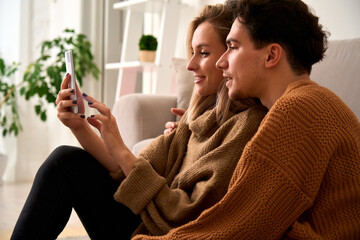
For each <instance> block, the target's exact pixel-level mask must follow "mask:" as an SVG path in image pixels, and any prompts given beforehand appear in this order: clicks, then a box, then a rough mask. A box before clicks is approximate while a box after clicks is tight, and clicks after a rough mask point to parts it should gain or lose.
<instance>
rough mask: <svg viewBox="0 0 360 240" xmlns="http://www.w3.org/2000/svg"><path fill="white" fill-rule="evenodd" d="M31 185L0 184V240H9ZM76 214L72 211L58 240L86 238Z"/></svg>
mask: <svg viewBox="0 0 360 240" xmlns="http://www.w3.org/2000/svg"><path fill="white" fill-rule="evenodd" d="M30 188H31V183H21V184H6V183H2V184H1V183H0V240H8V239H10V236H11V233H12V230H13V228H14V226H15V223H16V220H17V218H18V216H19V214H20V211H21V209H22V207H23V205H24V202H25V200H26V198H27V195H28V193H29V191H30ZM86 235H87V234H86V231H85V229H84V227H83V226H82V224H81V222H80V220H79V218H78V217H77V215H76V213H75V212H74V211H73V212H72V214H71V217H70V220H69V222H68V224H67V225H66V227H65V229H64V231H63V232H62V233H61V234H60V236H59V239H60V238H67V237H69V236H86Z"/></svg>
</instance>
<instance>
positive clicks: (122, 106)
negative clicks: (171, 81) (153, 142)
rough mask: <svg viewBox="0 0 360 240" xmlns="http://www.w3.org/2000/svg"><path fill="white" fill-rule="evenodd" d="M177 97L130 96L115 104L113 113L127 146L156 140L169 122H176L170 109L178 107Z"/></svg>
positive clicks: (130, 146) (125, 96)
mask: <svg viewBox="0 0 360 240" xmlns="http://www.w3.org/2000/svg"><path fill="white" fill-rule="evenodd" d="M176 105H177V97H176V96H175V95H150V94H139V93H134V94H128V95H124V96H122V97H120V98H119V99H118V100H117V101H116V102H115V104H114V107H113V110H112V113H113V115H114V117H115V118H116V121H117V125H118V128H119V131H120V133H121V136H122V138H123V140H124V143H125V144H126V146H127V147H128V148H129V149H130V150H131V149H132V147H133V146H134V144H135V143H137V142H140V141H142V140H144V139H148V138H155V137H157V136H159V135H161V134H163V133H164V130H165V123H166V122H167V121H176V116H175V115H174V114H172V113H171V111H170V108H173V107H176Z"/></svg>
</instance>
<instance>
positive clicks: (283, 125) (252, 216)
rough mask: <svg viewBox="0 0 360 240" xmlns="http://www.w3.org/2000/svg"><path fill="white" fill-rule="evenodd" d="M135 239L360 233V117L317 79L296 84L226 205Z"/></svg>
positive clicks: (238, 172) (238, 174)
mask: <svg viewBox="0 0 360 240" xmlns="http://www.w3.org/2000/svg"><path fill="white" fill-rule="evenodd" d="M134 239H360V123H359V120H358V119H357V118H356V116H355V115H354V114H353V113H352V112H351V110H350V109H349V108H348V107H347V106H346V105H345V104H344V103H343V102H342V101H341V100H340V99H339V98H338V97H337V96H336V95H335V94H334V93H332V92H331V91H329V90H327V89H325V88H323V87H320V86H318V85H317V84H316V83H314V82H312V81H309V80H302V81H298V82H295V83H292V84H290V85H289V87H288V88H287V90H286V92H285V93H284V94H283V96H282V97H281V98H280V99H279V100H278V101H277V102H276V103H275V104H274V106H273V107H272V108H271V109H270V111H269V113H268V114H267V115H266V117H265V118H264V120H263V122H262V124H261V125H260V127H259V130H258V132H257V133H256V134H255V136H254V137H253V138H252V140H251V141H250V142H249V143H248V144H247V145H246V147H245V149H244V153H243V155H242V156H241V159H240V161H239V163H238V165H237V166H236V169H235V171H234V175H233V177H232V179H231V183H230V185H229V189H228V192H227V193H226V195H225V196H224V198H223V199H222V200H221V201H220V202H219V203H217V204H216V205H214V206H213V207H211V208H210V209H207V210H205V211H204V212H203V213H202V214H201V215H200V217H199V218H198V219H196V220H195V221H192V222H190V223H188V224H186V225H184V226H181V227H179V228H176V229H173V230H172V231H170V232H169V233H168V234H167V235H165V236H162V237H148V236H144V235H141V236H140V235H139V236H136V237H135V238H134Z"/></svg>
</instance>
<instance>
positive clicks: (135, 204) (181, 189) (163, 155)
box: [114, 105, 267, 235]
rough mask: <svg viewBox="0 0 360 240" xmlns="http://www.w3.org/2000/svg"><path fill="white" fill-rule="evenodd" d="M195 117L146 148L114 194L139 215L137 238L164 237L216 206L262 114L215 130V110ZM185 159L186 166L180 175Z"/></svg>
mask: <svg viewBox="0 0 360 240" xmlns="http://www.w3.org/2000/svg"><path fill="white" fill-rule="evenodd" d="M198 112H202V113H203V114H198V115H200V116H199V117H197V118H196V119H194V120H193V121H191V122H190V123H189V125H188V124H187V123H186V121H185V118H183V119H182V120H181V121H180V122H179V124H178V127H177V128H176V130H175V131H174V132H173V133H172V134H170V135H166V136H160V137H158V138H157V139H155V140H154V141H153V142H152V143H150V145H149V146H148V147H146V148H145V149H144V150H143V151H142V152H141V153H140V154H139V156H138V158H137V160H136V162H135V166H134V168H133V170H132V171H131V173H130V174H129V175H128V176H127V178H125V179H124V180H123V181H122V182H121V184H120V186H119V188H118V190H117V192H116V193H115V195H114V197H115V200H117V201H118V202H120V203H123V204H124V205H126V206H127V207H129V208H130V209H131V210H132V211H133V212H134V213H135V214H140V215H141V218H142V221H143V223H142V224H141V225H140V227H139V228H138V229H137V231H135V232H136V233H146V234H151V235H163V234H165V233H167V232H168V231H169V230H171V229H172V228H174V227H178V226H180V225H182V224H185V223H187V222H189V221H191V220H194V219H195V218H197V217H198V216H199V215H200V213H201V212H202V211H203V210H204V209H207V208H209V207H211V206H212V205H214V204H215V203H216V202H218V201H219V200H220V199H221V198H222V197H223V196H224V194H225V193H226V191H227V188H228V185H229V182H230V178H231V176H232V174H233V171H234V169H235V166H236V164H237V162H238V161H239V159H240V156H241V154H242V151H243V148H244V146H245V145H246V143H247V142H248V141H249V140H250V139H251V138H252V136H253V135H254V134H255V132H256V131H257V129H258V126H259V124H260V122H261V120H262V119H263V117H264V116H265V114H266V112H267V110H266V109H265V107H263V106H261V105H256V106H253V107H251V108H249V109H247V110H245V111H243V112H241V113H238V114H236V115H234V116H232V117H231V118H230V119H228V120H227V121H226V122H225V123H223V124H222V125H221V126H220V127H218V126H217V123H216V116H215V109H211V110H207V111H205V109H201V107H200V109H198ZM189 151H190V152H189ZM187 154H190V156H192V157H191V158H192V159H187V161H188V163H189V161H190V162H191V164H190V166H189V167H188V168H186V169H183V170H182V171H181V172H179V171H180V168H181V165H182V163H183V160H184V158H185V156H186V155H187ZM119 180H120V179H119ZM119 217H121V216H119ZM125 221H126V219H125Z"/></svg>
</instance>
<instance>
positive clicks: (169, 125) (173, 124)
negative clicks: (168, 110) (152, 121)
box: [164, 122, 177, 135]
mask: <svg viewBox="0 0 360 240" xmlns="http://www.w3.org/2000/svg"><path fill="white" fill-rule="evenodd" d="M176 127H177V124H176V122H167V123H165V128H166V129H165V130H164V134H165V135H167V134H169V133H171V132H172V131H174V129H175V128H176Z"/></svg>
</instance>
